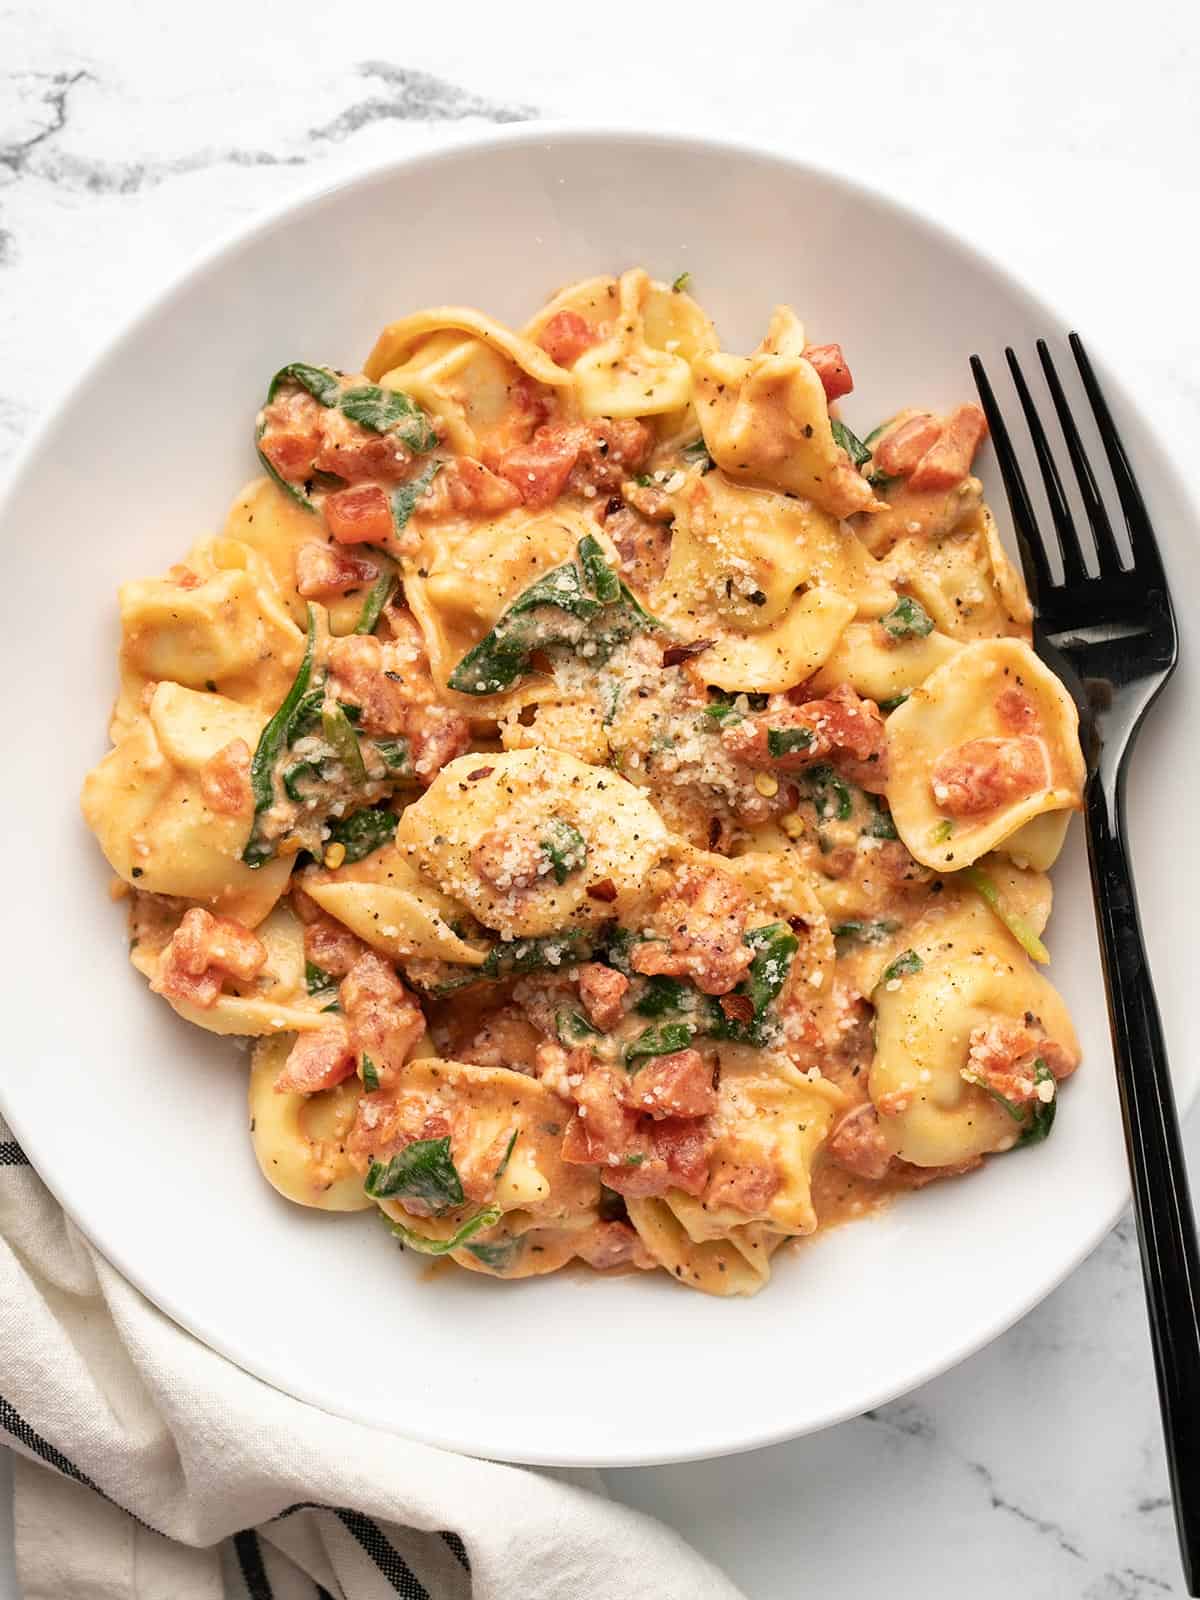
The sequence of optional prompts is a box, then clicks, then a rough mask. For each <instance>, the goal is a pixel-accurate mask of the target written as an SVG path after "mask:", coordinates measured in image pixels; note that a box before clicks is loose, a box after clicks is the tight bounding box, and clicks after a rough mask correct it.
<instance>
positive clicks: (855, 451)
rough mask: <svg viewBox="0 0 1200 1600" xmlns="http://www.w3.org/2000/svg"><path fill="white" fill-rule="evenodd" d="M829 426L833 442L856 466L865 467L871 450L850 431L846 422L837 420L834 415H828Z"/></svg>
mask: <svg viewBox="0 0 1200 1600" xmlns="http://www.w3.org/2000/svg"><path fill="white" fill-rule="evenodd" d="M829 426H830V427H831V428H832V429H833V442H834V444H836V445H840V446H841V448H842V449H843V450H844V451H845V452H846V454H847V455H848V456H849V457H850V459H851V461H853V463H854V465H855V466H856V467H865V466H866V464H867V462H868V461H870V459H871V452H870V451H869V450H868V449H867V447H866V445H865V444H864V443H863V442H862V440H861V439H860V438H859V437H858V435H857V434H854V433H851V431H850V429H849V428H848V427H847V426H846V424H845V423H844V422H839V421H838V420H837V418H836V417H830V419H829Z"/></svg>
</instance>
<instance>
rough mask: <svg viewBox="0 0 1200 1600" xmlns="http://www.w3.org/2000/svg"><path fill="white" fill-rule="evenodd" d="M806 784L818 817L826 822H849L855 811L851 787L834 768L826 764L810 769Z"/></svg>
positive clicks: (805, 774) (806, 774) (805, 776)
mask: <svg viewBox="0 0 1200 1600" xmlns="http://www.w3.org/2000/svg"><path fill="white" fill-rule="evenodd" d="M804 783H805V786H806V787H807V789H808V794H809V799H810V800H811V801H812V803H813V810H814V811H815V812H816V813H817V816H818V817H820V818H821V819H822V820H823V821H826V822H829V821H832V820H834V819H836V820H837V821H838V822H846V821H848V820H849V818H850V817H851V815H852V814H853V811H854V800H853V798H852V796H851V794H850V786H849V784H847V783H846V782H845V780H844V779H842V778H840V777H839V776H838V774H837V773H836V772H835V771H834V770H833V768H832V767H830V766H827V765H826V764H825V763H824V762H822V763H820V765H818V766H815V767H809V769H808V771H807V772H805V773H804Z"/></svg>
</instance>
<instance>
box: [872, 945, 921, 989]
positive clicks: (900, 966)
mask: <svg viewBox="0 0 1200 1600" xmlns="http://www.w3.org/2000/svg"><path fill="white" fill-rule="evenodd" d="M924 966H925V963H924V962H923V961H922V960H921V958H920V956H919V955H918V954H917V952H916V951H915V950H902V951H901V952H900V954H899V955H898V956H897V957H896V959H895V961H893V962H892V964H891V965H890V966H887V967H884V969H883V976H882V977H881V978H880V980H879V981H880V983H893V982H896V981H898V980H899V979H900V978H907V977H908V976H909V975H910V974H911V973H914V972H920V971H922V970H923V968H924Z"/></svg>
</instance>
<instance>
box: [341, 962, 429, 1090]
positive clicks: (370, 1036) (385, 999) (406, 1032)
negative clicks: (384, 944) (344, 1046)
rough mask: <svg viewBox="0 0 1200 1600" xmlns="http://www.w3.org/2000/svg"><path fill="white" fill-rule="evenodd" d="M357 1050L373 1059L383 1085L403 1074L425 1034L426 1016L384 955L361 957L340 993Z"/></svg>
mask: <svg viewBox="0 0 1200 1600" xmlns="http://www.w3.org/2000/svg"><path fill="white" fill-rule="evenodd" d="M338 994H339V997H340V999H341V1003H342V1010H343V1012H344V1013H345V1016H346V1021H347V1022H348V1024H349V1027H350V1039H351V1042H352V1043H353V1045H354V1047H355V1049H356V1050H359V1051H361V1052H363V1053H364V1054H366V1055H369V1056H370V1057H371V1060H372V1062H373V1063H374V1065H375V1069H376V1071H377V1072H378V1073H379V1078H380V1082H381V1083H385V1084H386V1082H387V1081H388V1079H389V1078H390V1077H393V1076H394V1075H395V1074H396V1073H398V1072H399V1070H400V1068H401V1067H402V1066H403V1065H404V1063H405V1061H407V1059H408V1056H409V1052H410V1051H411V1050H412V1048H413V1046H414V1045H415V1044H416V1042H417V1040H418V1039H419V1038H420V1037H421V1035H422V1034H423V1033H424V1032H425V1014H424V1012H423V1011H422V1010H421V1007H420V1006H419V1005H418V1003H417V1001H416V999H415V998H414V996H413V995H412V994H410V993H409V991H408V990H407V989H406V988H405V987H404V985H403V984H402V983H401V982H400V979H399V978H398V977H397V976H396V974H395V972H394V971H393V970H392V967H391V966H390V964H389V963H388V962H386V961H385V960H384V959H383V957H382V956H380V955H376V953H375V952H374V951H373V950H368V951H367V952H366V954H365V955H361V956H359V958H358V960H357V961H356V962H355V963H354V965H353V967H351V969H350V971H349V973H348V974H347V975H346V977H345V978H343V979H342V982H341V986H340V988H339V990H338Z"/></svg>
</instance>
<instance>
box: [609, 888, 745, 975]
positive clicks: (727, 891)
mask: <svg viewBox="0 0 1200 1600" xmlns="http://www.w3.org/2000/svg"><path fill="white" fill-rule="evenodd" d="M748 910H749V900H748V898H747V895H746V891H745V890H744V889H743V888H742V886H741V884H740V882H739V881H738V880H737V879H736V878H735V877H734V876H733V875H732V873H729V872H725V871H720V870H718V869H716V868H708V867H701V866H684V867H682V868H681V869H680V870H679V871H678V872H677V873H676V874H675V876H674V878H673V879H672V881H671V883H670V884H669V886H668V887H667V889H666V891H665V893H664V894H663V895H662V897H661V899H659V901H658V902H657V904H656V905H655V906H654V908H653V910H652V911H651V914H650V917H649V919H648V927H649V930H650V931H652V932H654V933H657V934H659V935H660V937H658V938H654V939H648V940H646V942H645V943H643V944H639V945H635V947H634V950H633V954H632V956H631V957H630V964H631V966H632V967H633V969H634V971H635V972H640V973H642V974H643V975H644V976H646V977H653V976H656V975H659V974H662V975H665V976H667V977H672V978H691V979H692V981H693V982H694V983H695V984H696V985H697V986H698V987H699V988H700V989H702V990H703V991H704V993H705V994H714V995H717V994H728V993H729V991H730V989H732V988H733V987H734V986H735V985H736V984H737V983H739V982H740V981H741V979H742V978H743V977H744V976H745V973H746V969H747V967H749V965H750V963H751V961H752V960H753V959H754V957H753V953H752V951H751V949H750V946H749V945H748V944H747V943H746V942H745V940H744V938H743V937H742V935H743V932H744V929H745V925H746V913H747V911H748Z"/></svg>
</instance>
